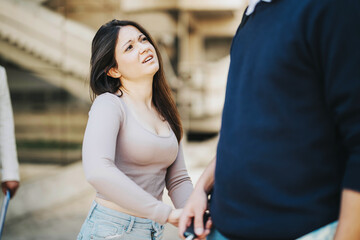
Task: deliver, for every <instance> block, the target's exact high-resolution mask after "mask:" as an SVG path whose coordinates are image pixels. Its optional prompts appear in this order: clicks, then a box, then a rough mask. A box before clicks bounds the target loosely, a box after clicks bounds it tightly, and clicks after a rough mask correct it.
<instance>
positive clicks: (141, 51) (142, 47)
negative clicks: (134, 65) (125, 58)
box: [139, 44, 149, 55]
mask: <svg viewBox="0 0 360 240" xmlns="http://www.w3.org/2000/svg"><path fill="white" fill-rule="evenodd" d="M147 51H149V47H148V46H147V45H146V44H141V45H140V50H139V53H140V55H141V54H143V53H146V52H147Z"/></svg>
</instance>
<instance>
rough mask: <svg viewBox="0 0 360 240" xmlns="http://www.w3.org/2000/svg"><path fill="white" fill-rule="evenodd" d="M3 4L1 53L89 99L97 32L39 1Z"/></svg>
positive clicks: (0, 13) (0, 12)
mask: <svg viewBox="0 0 360 240" xmlns="http://www.w3.org/2000/svg"><path fill="white" fill-rule="evenodd" d="M0 5H1V8H0V56H1V57H2V58H4V59H6V60H8V61H10V62H13V63H16V64H17V65H19V66H20V67H23V68H25V69H28V70H30V71H32V72H34V73H35V74H36V75H38V76H40V77H41V78H43V79H45V80H46V81H48V82H50V83H51V84H53V85H55V86H58V87H61V88H64V89H66V90H67V91H68V92H70V93H72V94H73V95H74V96H77V97H78V98H80V99H83V100H84V101H89V95H88V88H87V87H86V84H85V79H86V76H87V73H88V69H89V60H90V48H91V39H92V37H93V36H94V34H95V32H94V31H93V30H91V29H89V28H87V27H86V26H84V25H82V24H79V23H76V22H74V21H71V20H69V19H66V18H64V17H63V16H61V15H60V14H57V13H54V12H52V11H50V10H47V9H46V8H44V7H42V6H41V5H40V4H37V3H36V2H31V1H30V2H29V1H24V0H16V1H14V0H0Z"/></svg>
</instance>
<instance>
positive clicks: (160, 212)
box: [153, 202, 172, 224]
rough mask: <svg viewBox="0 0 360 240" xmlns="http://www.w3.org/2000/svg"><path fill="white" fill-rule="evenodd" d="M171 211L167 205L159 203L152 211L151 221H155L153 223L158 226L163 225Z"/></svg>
mask: <svg viewBox="0 0 360 240" xmlns="http://www.w3.org/2000/svg"><path fill="white" fill-rule="evenodd" d="M171 210H172V208H171V207H170V206H169V205H167V204H165V203H163V202H160V203H159V204H158V205H157V206H156V208H155V210H154V217H153V219H154V220H155V222H158V223H160V224H165V223H166V221H167V219H168V217H169V215H170V212H171Z"/></svg>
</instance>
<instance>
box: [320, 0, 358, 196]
mask: <svg viewBox="0 0 360 240" xmlns="http://www.w3.org/2000/svg"><path fill="white" fill-rule="evenodd" d="M326 2H328V4H326V6H325V7H324V8H323V9H322V12H321V15H319V16H321V18H318V21H317V28H316V29H317V31H314V36H317V37H316V39H317V43H318V44H317V45H316V47H317V49H318V50H317V54H318V59H319V65H320V68H321V69H322V73H321V74H322V75H323V76H324V86H325V98H326V103H327V105H328V108H329V110H330V112H331V114H332V116H333V119H334V122H335V125H336V128H337V129H336V130H337V133H338V135H339V139H340V142H341V144H342V145H343V146H344V147H345V150H346V152H347V155H348V158H347V159H346V161H347V163H346V169H345V176H344V180H343V187H344V188H349V189H352V190H356V191H360V174H359V173H360V2H359V1H351V0H343V1H333V0H332V1H326ZM316 32H317V33H316ZM318 34H319V35H318Z"/></svg>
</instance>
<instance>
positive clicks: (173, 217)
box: [167, 208, 183, 227]
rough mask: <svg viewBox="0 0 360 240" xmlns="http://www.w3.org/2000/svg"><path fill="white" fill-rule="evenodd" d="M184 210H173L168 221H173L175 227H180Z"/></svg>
mask: <svg viewBox="0 0 360 240" xmlns="http://www.w3.org/2000/svg"><path fill="white" fill-rule="evenodd" d="M182 211H183V209H182V208H179V209H173V210H171V212H170V215H169V217H168V219H167V222H168V223H171V224H172V225H174V226H175V227H178V225H179V219H180V216H181V213H182Z"/></svg>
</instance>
